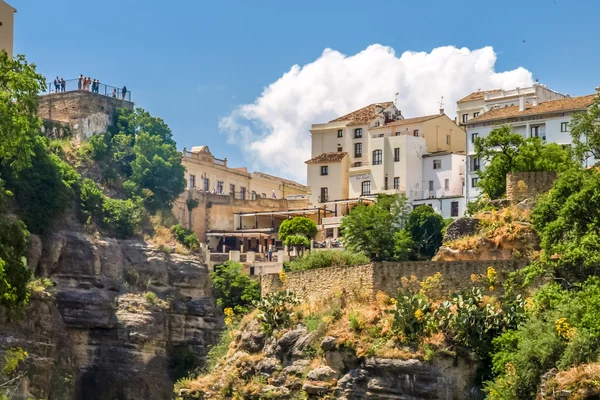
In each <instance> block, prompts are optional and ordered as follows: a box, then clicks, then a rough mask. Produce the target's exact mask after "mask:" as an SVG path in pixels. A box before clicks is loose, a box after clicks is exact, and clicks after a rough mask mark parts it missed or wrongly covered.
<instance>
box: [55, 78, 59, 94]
mask: <svg viewBox="0 0 600 400" xmlns="http://www.w3.org/2000/svg"><path fill="white" fill-rule="evenodd" d="M54 90H55V91H57V92H58V91H59V90H60V79H58V76H57V77H56V79H55V80H54Z"/></svg>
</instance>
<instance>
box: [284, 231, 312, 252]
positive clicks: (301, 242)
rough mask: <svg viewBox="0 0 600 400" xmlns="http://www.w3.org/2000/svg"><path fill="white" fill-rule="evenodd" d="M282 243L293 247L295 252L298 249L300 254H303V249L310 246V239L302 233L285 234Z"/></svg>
mask: <svg viewBox="0 0 600 400" xmlns="http://www.w3.org/2000/svg"><path fill="white" fill-rule="evenodd" d="M283 244H285V245H286V246H288V248H290V247H295V248H296V251H297V252H298V251H300V254H304V249H306V248H307V247H310V240H308V238H307V237H306V236H304V235H287V236H286V237H285V240H284V241H283ZM296 254H298V253H296Z"/></svg>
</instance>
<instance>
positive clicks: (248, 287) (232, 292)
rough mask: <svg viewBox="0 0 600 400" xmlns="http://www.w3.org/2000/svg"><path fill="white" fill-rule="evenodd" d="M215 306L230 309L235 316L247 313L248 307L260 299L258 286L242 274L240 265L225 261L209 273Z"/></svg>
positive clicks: (254, 281) (256, 282)
mask: <svg viewBox="0 0 600 400" xmlns="http://www.w3.org/2000/svg"><path fill="white" fill-rule="evenodd" d="M210 277H211V279H212V283H213V287H214V289H215V297H216V298H217V304H218V305H219V307H221V308H222V309H225V308H228V307H230V308H232V309H233V310H234V311H235V313H236V314H244V313H247V312H248V309H249V307H250V306H251V305H252V304H253V303H254V302H255V301H256V300H258V299H260V285H259V283H258V281H256V280H254V279H251V278H250V277H249V276H248V275H246V274H244V273H243V272H242V264H240V263H236V262H233V261H227V262H225V264H223V265H217V267H216V269H215V271H214V272H211V273H210Z"/></svg>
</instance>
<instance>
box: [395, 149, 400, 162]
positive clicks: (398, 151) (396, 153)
mask: <svg viewBox="0 0 600 400" xmlns="http://www.w3.org/2000/svg"><path fill="white" fill-rule="evenodd" d="M398 161H400V147H396V148H395V149H394V162H398Z"/></svg>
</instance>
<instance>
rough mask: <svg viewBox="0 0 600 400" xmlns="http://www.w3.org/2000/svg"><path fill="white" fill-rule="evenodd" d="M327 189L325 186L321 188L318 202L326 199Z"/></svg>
mask: <svg viewBox="0 0 600 400" xmlns="http://www.w3.org/2000/svg"><path fill="white" fill-rule="evenodd" d="M327 192H328V190H327V188H326V187H323V188H321V195H320V196H319V202H320V203H324V202H326V201H327V197H328V193H327Z"/></svg>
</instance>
